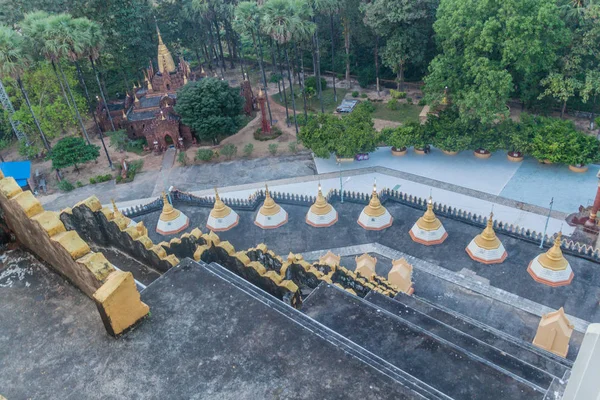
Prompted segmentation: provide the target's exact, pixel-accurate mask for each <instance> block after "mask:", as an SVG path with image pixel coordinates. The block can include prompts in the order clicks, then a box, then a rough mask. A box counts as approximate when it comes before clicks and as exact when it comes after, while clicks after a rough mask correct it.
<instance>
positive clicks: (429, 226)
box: [417, 196, 442, 231]
mask: <svg viewBox="0 0 600 400" xmlns="http://www.w3.org/2000/svg"><path fill="white" fill-rule="evenodd" d="M417 226H418V227H419V228H420V229H423V230H425V231H435V230H437V229H439V228H440V226H442V223H441V221H440V220H439V219H438V217H436V215H435V213H434V212H433V199H432V198H431V196H429V199H428V200H427V210H425V213H424V214H423V216H422V217H421V218H419V219H418V220H417Z"/></svg>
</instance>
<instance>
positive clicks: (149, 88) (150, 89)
mask: <svg viewBox="0 0 600 400" xmlns="http://www.w3.org/2000/svg"><path fill="white" fill-rule="evenodd" d="M147 82H148V91H149V92H151V91H152V82H150V80H149V79H148V81H147Z"/></svg>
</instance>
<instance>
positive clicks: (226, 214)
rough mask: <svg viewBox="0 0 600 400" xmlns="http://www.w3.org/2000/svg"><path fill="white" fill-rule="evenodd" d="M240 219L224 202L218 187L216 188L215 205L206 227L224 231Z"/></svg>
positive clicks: (215, 230)
mask: <svg viewBox="0 0 600 400" xmlns="http://www.w3.org/2000/svg"><path fill="white" fill-rule="evenodd" d="M239 221H240V216H239V215H238V214H237V213H236V212H235V211H233V210H232V209H231V208H230V207H228V206H227V205H226V204H225V203H223V200H221V198H220V197H219V192H218V191H217V188H215V205H214V207H213V209H212V210H211V211H210V215H209V216H208V221H207V222H206V227H207V228H208V229H210V230H211V231H214V232H223V231H228V230H229V229H231V228H233V227H234V226H236V225H237V224H238V222H239Z"/></svg>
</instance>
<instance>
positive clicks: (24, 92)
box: [17, 76, 52, 153]
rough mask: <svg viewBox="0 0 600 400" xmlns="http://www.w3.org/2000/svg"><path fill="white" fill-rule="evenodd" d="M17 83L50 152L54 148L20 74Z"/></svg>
mask: <svg viewBox="0 0 600 400" xmlns="http://www.w3.org/2000/svg"><path fill="white" fill-rule="evenodd" d="M17 84H18V85H19V89H21V93H22V94H23V98H24V99H25V103H26V104H27V108H29V112H30V113H31V116H32V117H33V122H34V123H35V126H36V128H37V130H38V132H39V133H40V137H41V138H42V142H43V143H44V147H45V148H46V150H48V153H50V151H51V150H52V148H51V147H50V143H48V140H47V139H46V135H45V134H44V131H43V130H42V126H41V125H40V121H38V119H37V116H36V115H35V112H34V111H33V108H32V107H31V102H30V101H29V96H28V95H27V91H26V90H25V86H23V81H22V80H21V77H20V76H17Z"/></svg>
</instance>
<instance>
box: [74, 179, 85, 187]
mask: <svg viewBox="0 0 600 400" xmlns="http://www.w3.org/2000/svg"><path fill="white" fill-rule="evenodd" d="M75 186H77V187H78V188H80V187H83V183H81V181H77V182H75Z"/></svg>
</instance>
